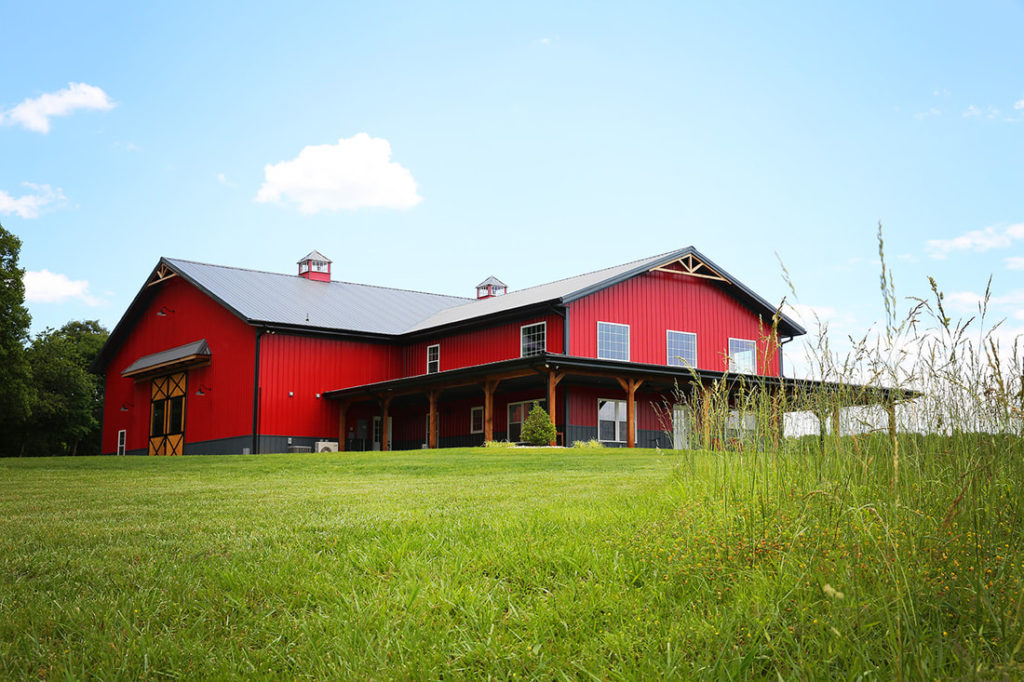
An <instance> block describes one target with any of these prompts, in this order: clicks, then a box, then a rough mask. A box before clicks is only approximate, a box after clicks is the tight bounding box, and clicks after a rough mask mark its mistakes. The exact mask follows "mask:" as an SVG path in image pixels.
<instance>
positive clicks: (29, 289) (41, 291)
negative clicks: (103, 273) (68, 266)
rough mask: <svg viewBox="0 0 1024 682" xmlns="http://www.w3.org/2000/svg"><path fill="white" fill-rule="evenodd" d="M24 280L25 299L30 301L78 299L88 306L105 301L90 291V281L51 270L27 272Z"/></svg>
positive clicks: (43, 301)
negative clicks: (73, 278)
mask: <svg viewBox="0 0 1024 682" xmlns="http://www.w3.org/2000/svg"><path fill="white" fill-rule="evenodd" d="M22 281H23V282H24V283H25V300H26V301H28V302H29V303H64V302H65V301H67V300H70V299H77V300H79V301H81V302H82V303H84V304H86V305H88V306H98V305H102V304H103V301H101V300H100V299H98V298H96V297H95V296H93V295H92V294H90V293H89V282H88V281H86V280H84V279H82V280H71V279H68V277H67V275H62V274H60V273H56V272H50V271H49V270H45V269H44V270H40V271H38V272H26V273H25V276H24V278H22Z"/></svg>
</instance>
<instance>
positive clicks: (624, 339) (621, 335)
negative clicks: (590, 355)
mask: <svg viewBox="0 0 1024 682" xmlns="http://www.w3.org/2000/svg"><path fill="white" fill-rule="evenodd" d="M597 357H599V358H601V359H602V360H625V361H627V362H628V361H629V325H628V324H616V323H614V322H598V323H597Z"/></svg>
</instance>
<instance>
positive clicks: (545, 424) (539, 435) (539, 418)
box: [521, 403, 556, 445]
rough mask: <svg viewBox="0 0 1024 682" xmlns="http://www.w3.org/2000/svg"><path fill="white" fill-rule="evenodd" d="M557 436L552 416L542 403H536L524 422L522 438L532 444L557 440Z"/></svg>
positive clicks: (544, 443)
mask: <svg viewBox="0 0 1024 682" xmlns="http://www.w3.org/2000/svg"><path fill="white" fill-rule="evenodd" d="M555 436H556V431H555V425H554V424H552V423H551V416H550V415H549V414H548V413H547V411H546V410H545V409H544V408H543V407H541V406H540V403H534V404H533V409H532V410H530V414H528V415H527V416H526V421H525V422H523V431H522V435H521V438H522V439H523V440H524V441H526V442H527V443H529V444H530V445H547V444H548V443H551V442H552V441H554V440H555Z"/></svg>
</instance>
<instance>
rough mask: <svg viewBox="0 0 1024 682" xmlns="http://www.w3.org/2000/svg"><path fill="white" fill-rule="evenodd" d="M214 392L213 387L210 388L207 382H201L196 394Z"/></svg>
mask: <svg viewBox="0 0 1024 682" xmlns="http://www.w3.org/2000/svg"><path fill="white" fill-rule="evenodd" d="M212 392H213V389H212V388H210V387H209V386H207V385H206V384H199V390H198V391H196V395H206V394H207V393H212Z"/></svg>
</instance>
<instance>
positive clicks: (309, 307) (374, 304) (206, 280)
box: [164, 258, 467, 334]
mask: <svg viewBox="0 0 1024 682" xmlns="http://www.w3.org/2000/svg"><path fill="white" fill-rule="evenodd" d="M164 260H165V262H166V263H167V264H168V265H170V266H171V267H172V268H173V269H174V270H175V271H176V272H178V273H179V274H180V275H181V276H182V277H185V278H186V279H188V280H189V281H191V282H192V283H193V284H195V285H196V286H198V287H200V288H201V289H203V290H204V291H206V292H207V293H209V294H210V295H211V296H213V297H214V298H216V299H217V300H219V301H221V302H222V303H223V304H224V305H226V306H227V307H229V308H231V309H232V310H234V311H235V312H236V313H237V314H238V315H239V316H241V317H242V318H243V319H245V320H246V321H247V322H250V323H266V324H272V325H274V324H276V325H286V326H289V327H294V328H297V329H302V328H307V329H310V330H317V329H331V330H338V331H354V332H363V333H370V334H401V333H403V332H405V331H406V330H407V329H409V328H410V327H412V326H414V325H416V324H417V323H419V322H420V321H422V320H424V319H426V318H428V317H430V316H431V315H433V314H435V313H437V312H438V311H439V310H444V309H446V308H450V307H452V306H455V305H459V304H461V303H465V302H466V300H467V299H465V298H461V297H458V296H443V295H440V294H427V293H422V292H419V291H407V290H403V289H388V288H386V287H376V286H370V285H367V284H352V283H349V282H313V281H310V280H308V279H306V278H304V277H296V276H295V275H282V274H278V273H273V272H260V271H257V270H244V269H241V268H231V267H224V266H221V265H207V264H205V263H195V262H192V261H186V260H176V259H170V258H168V259H164Z"/></svg>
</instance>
